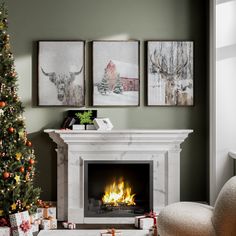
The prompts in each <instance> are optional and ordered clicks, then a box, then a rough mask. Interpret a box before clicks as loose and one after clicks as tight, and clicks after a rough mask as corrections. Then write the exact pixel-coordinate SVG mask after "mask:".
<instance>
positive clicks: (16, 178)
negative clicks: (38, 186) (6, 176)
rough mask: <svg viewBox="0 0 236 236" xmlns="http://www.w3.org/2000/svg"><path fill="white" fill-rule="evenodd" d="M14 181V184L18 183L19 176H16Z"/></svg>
mask: <svg viewBox="0 0 236 236" xmlns="http://www.w3.org/2000/svg"><path fill="white" fill-rule="evenodd" d="M14 179H15V181H16V183H18V182H19V181H20V176H19V175H16V176H15V178H14Z"/></svg>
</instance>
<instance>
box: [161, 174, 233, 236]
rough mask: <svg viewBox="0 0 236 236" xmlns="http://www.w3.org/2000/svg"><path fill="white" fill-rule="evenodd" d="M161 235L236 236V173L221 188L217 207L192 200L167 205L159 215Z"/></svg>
mask: <svg viewBox="0 0 236 236" xmlns="http://www.w3.org/2000/svg"><path fill="white" fill-rule="evenodd" d="M158 233H159V234H160V236H236V176H235V177H232V178H231V179H230V180H228V181H227V183H226V184H225V185H224V187H223V188H222V189H221V191H220V193H219V196H218V198H217V200H216V203H215V206H214V208H213V207H211V206H208V205H205V204H200V203H193V202H178V203H173V204H171V205H169V206H167V207H165V208H164V209H163V210H162V211H161V212H160V214H159V217H158Z"/></svg>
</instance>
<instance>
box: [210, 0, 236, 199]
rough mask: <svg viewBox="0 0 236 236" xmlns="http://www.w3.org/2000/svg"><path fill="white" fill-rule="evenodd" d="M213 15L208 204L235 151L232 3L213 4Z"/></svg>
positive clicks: (235, 0) (235, 3) (229, 171)
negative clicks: (231, 152)
mask: <svg viewBox="0 0 236 236" xmlns="http://www.w3.org/2000/svg"><path fill="white" fill-rule="evenodd" d="M213 11H215V12H213V15H212V16H213V17H215V42H212V43H213V47H214V51H215V53H214V52H213V54H214V55H213V58H212V59H213V60H215V62H213V67H214V68H213V69H214V72H213V74H212V76H213V78H212V80H211V89H212V88H213V89H214V90H215V91H212V93H211V95H212V97H211V98H212V101H211V106H212V107H213V108H215V109H213V110H211V111H213V113H212V116H211V122H213V125H211V128H212V129H215V130H211V131H212V132H211V135H212V136H211V138H212V140H211V141H212V142H213V145H212V146H211V147H212V149H211V151H212V152H211V155H212V156H211V175H210V177H211V194H210V195H211V196H210V198H211V199H210V200H211V203H214V201H215V198H216V197H217V195H218V192H219V191H220V189H221V188H222V186H223V184H224V183H225V182H226V181H227V180H228V179H229V178H230V177H231V176H232V175H233V162H232V160H231V159H230V158H229V156H228V152H229V151H230V150H235V149H236V14H235V12H236V0H228V1H227V0H217V1H216V2H215V7H214V6H213ZM211 26H214V24H213V25H211ZM213 34H214V32H213ZM213 38H214V37H213ZM213 38H212V39H213ZM213 40H214V39H213ZM214 78H215V79H214ZM214 116H215V117H214Z"/></svg>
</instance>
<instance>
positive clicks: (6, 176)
mask: <svg viewBox="0 0 236 236" xmlns="http://www.w3.org/2000/svg"><path fill="white" fill-rule="evenodd" d="M2 175H3V178H4V179H8V178H9V177H10V173H9V172H7V171H5V172H3V174H2Z"/></svg>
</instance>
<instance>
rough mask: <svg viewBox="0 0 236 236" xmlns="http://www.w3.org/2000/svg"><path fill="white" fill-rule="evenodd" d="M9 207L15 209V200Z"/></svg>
mask: <svg viewBox="0 0 236 236" xmlns="http://www.w3.org/2000/svg"><path fill="white" fill-rule="evenodd" d="M11 209H12V210H15V209H16V203H15V202H14V203H13V204H12V205H11Z"/></svg>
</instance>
